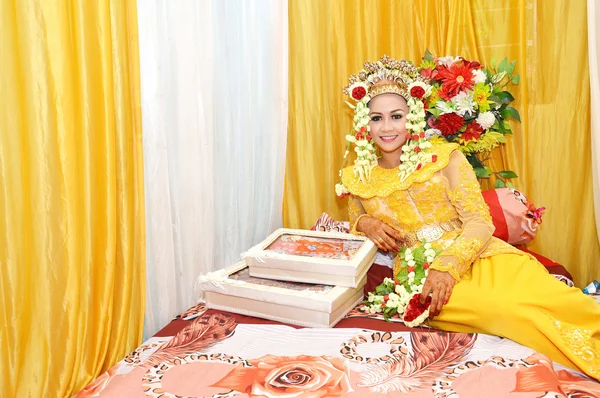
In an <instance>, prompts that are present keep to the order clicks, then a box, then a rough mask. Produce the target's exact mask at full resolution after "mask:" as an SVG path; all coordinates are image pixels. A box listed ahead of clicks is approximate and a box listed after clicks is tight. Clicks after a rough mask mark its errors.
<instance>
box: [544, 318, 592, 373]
mask: <svg viewBox="0 0 600 398" xmlns="http://www.w3.org/2000/svg"><path fill="white" fill-rule="evenodd" d="M553 323H554V327H555V328H556V330H558V332H559V333H560V337H561V338H562V339H563V341H564V342H565V344H566V345H567V347H569V349H570V350H571V351H572V352H573V354H575V356H577V357H579V358H581V359H582V360H583V361H585V362H587V363H588V364H589V365H588V367H587V369H586V368H584V367H582V366H580V367H581V368H582V370H584V371H585V372H586V373H587V374H589V375H590V376H592V377H595V378H596V379H599V380H600V346H599V345H598V341H597V340H596V339H594V338H593V337H592V331H591V330H587V329H582V328H578V327H575V326H571V325H569V324H563V323H562V322H560V321H557V320H554V322H553ZM577 365H578V366H579V364H577Z"/></svg>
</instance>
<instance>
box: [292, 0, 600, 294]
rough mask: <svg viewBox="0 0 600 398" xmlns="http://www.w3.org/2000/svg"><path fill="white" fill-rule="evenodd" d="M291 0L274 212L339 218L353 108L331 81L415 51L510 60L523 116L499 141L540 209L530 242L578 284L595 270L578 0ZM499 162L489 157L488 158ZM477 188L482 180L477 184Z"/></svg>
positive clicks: (506, 162) (597, 254)
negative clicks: (284, 139)
mask: <svg viewBox="0 0 600 398" xmlns="http://www.w3.org/2000/svg"><path fill="white" fill-rule="evenodd" d="M551 3H552V6H549V5H548V4H547V2H545V1H544V2H542V1H541V0H511V1H507V0H470V1H469V0H443V1H442V0H403V1H398V0H379V1H372V0H345V1H339V0H290V2H289V26H290V34H289V40H290V71H289V76H290V81H289V135H288V147H287V160H286V162H287V165H286V178H285V194H284V207H283V219H284V225H285V226H287V227H294V228H308V227H310V226H312V224H313V223H314V221H315V220H316V219H317V218H318V216H319V215H320V214H321V212H323V211H325V212H328V213H329V214H331V215H332V216H333V217H334V218H336V219H347V212H346V206H347V204H346V201H345V200H343V201H340V200H338V199H337V198H336V196H335V193H334V190H333V187H334V185H335V183H336V182H337V181H338V175H337V173H338V169H339V167H340V165H341V162H342V156H343V152H344V147H345V142H344V135H345V134H347V133H348V132H349V131H350V129H351V117H352V112H351V109H350V108H349V107H348V106H347V105H346V104H344V100H345V98H344V95H343V94H342V92H341V89H342V87H343V86H344V85H346V83H347V78H348V76H350V74H352V73H355V72H357V71H358V70H360V68H361V67H362V63H363V62H364V61H366V60H377V59H379V57H380V56H381V55H383V54H388V55H390V56H393V57H397V58H406V59H409V60H412V61H413V62H420V59H421V57H422V55H423V54H424V52H425V50H426V49H427V48H429V50H430V51H431V52H432V53H434V54H436V55H462V56H464V57H465V58H467V59H477V60H479V61H481V62H483V63H484V64H488V63H489V62H490V59H491V58H492V56H494V57H496V58H497V59H498V61H499V60H501V59H502V58H503V57H505V56H506V57H508V58H509V60H516V61H517V70H518V72H519V73H520V74H521V77H522V78H521V83H520V85H519V86H518V87H517V88H516V89H515V92H514V94H515V97H516V98H517V101H516V107H517V109H519V110H520V113H521V120H522V123H520V124H519V123H513V128H514V137H513V138H512V139H509V144H508V146H507V149H506V150H503V151H497V152H496V153H495V154H494V156H493V158H492V160H491V162H492V167H496V166H500V167H503V166H506V167H508V168H510V169H513V170H514V171H515V172H517V174H518V175H519V178H518V179H516V180H515V181H514V182H515V184H516V186H517V188H519V189H521V190H522V191H523V192H524V193H525V194H526V195H527V196H528V197H529V198H530V199H531V200H532V201H533V202H534V203H536V204H537V205H539V206H545V207H547V208H548V211H547V213H546V216H545V217H544V223H543V225H542V226H541V228H540V230H539V231H538V236H537V238H536V239H535V240H534V241H533V243H532V244H531V245H530V249H532V250H534V251H536V252H539V253H540V254H543V255H545V256H547V257H550V258H552V259H554V260H555V261H558V262H559V263H561V264H563V265H565V267H566V268H567V269H568V270H569V271H570V272H571V273H572V274H573V276H574V278H575V280H576V282H577V283H578V284H587V283H588V282H589V281H590V280H592V279H594V278H600V269H599V268H598V266H597V259H598V258H600V247H599V244H598V240H597V238H596V232H595V225H594V217H593V201H592V180H591V178H592V177H591V155H590V150H589V148H590V132H589V131H590V129H589V126H590V99H589V97H590V94H589V76H588V61H587V30H586V2H585V1H584V0H577V1H572V0H554V1H552V2H551ZM498 168H499V167H498ZM483 187H484V188H487V187H489V184H483Z"/></svg>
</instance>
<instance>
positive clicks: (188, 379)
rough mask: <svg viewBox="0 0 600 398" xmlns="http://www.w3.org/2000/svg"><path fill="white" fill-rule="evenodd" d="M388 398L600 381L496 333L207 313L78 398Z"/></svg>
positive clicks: (529, 390)
mask: <svg viewBox="0 0 600 398" xmlns="http://www.w3.org/2000/svg"><path fill="white" fill-rule="evenodd" d="M198 309H199V307H198V308H197V309H196V310H198ZM384 395H388V396H406V397H461V398H464V397H520V398H526V397H531V398H533V397H573V398H574V397H600V383H599V382H597V381H594V380H592V379H589V378H587V377H585V376H583V375H581V374H579V373H577V372H575V371H573V370H569V369H566V368H564V367H562V366H560V365H558V364H554V363H552V361H550V360H549V359H548V358H547V357H545V356H543V355H541V354H539V353H536V352H534V351H533V350H531V349H529V348H526V347H524V346H521V345H519V344H517V343H514V342H512V341H510V340H507V339H502V338H499V337H494V336H488V335H476V334H462V333H446V332H440V331H435V330H432V329H429V330H427V329H423V330H416V329H415V330H414V331H411V332H387V331H378V330H366V329H360V328H345V329H344V328H339V329H296V328H292V327H289V326H285V325H279V324H237V322H236V321H235V319H234V317H232V316H230V315H228V314H224V313H219V312H212V313H210V312H209V313H204V314H202V315H201V316H199V317H197V318H196V319H194V320H193V321H191V322H190V323H189V324H188V325H187V326H186V327H185V328H184V329H182V330H181V331H180V332H179V333H177V334H176V335H175V336H173V337H153V338H151V339H149V340H148V341H146V342H145V343H144V344H142V345H141V346H140V347H138V348H137V349H136V350H135V351H134V352H132V353H131V354H129V355H128V356H127V357H126V358H125V359H123V360H122V361H120V362H119V363H117V364H116V365H115V366H113V367H112V368H110V369H109V370H108V371H107V372H106V373H104V374H103V375H101V376H100V377H98V378H97V379H96V380H95V381H94V382H92V383H91V384H89V385H88V386H87V387H86V388H85V389H84V390H82V391H81V392H80V393H79V394H78V395H77V397H140V398H141V397H163V398H167V397H234V396H235V397H249V396H250V397H255V396H258V397H339V396H348V397H371V396H373V397H376V396H384Z"/></svg>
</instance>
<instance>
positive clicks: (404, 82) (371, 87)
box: [343, 55, 429, 101]
mask: <svg viewBox="0 0 600 398" xmlns="http://www.w3.org/2000/svg"><path fill="white" fill-rule="evenodd" d="M348 81H349V83H350V84H349V85H348V86H346V87H344V89H343V91H344V93H345V94H348V95H350V97H351V98H352V99H354V100H356V101H360V100H361V99H363V97H364V96H365V95H366V96H367V97H368V100H370V99H372V98H374V97H376V96H378V95H381V94H387V93H394V94H398V95H401V96H402V97H404V99H406V100H407V101H408V100H409V99H410V97H411V95H410V92H409V90H410V87H411V86H413V85H414V84H415V83H417V82H423V83H425V84H428V83H429V79H428V78H426V77H423V76H421V75H420V74H419V70H418V68H417V67H416V66H415V65H413V64H412V62H410V61H406V60H397V59H394V58H390V57H388V56H387V55H384V56H383V57H381V60H379V61H377V62H365V64H364V67H363V69H362V70H361V71H360V72H359V73H357V74H354V75H352V76H350V78H349V79H348ZM361 88H362V90H361ZM363 90H364V95H363Z"/></svg>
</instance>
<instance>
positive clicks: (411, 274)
mask: <svg viewBox="0 0 600 398" xmlns="http://www.w3.org/2000/svg"><path fill="white" fill-rule="evenodd" d="M411 267H412V266H411ZM408 277H409V278H414V277H415V271H412V272H409V273H408Z"/></svg>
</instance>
